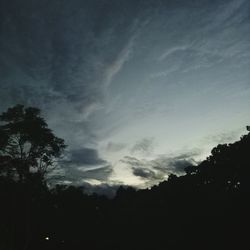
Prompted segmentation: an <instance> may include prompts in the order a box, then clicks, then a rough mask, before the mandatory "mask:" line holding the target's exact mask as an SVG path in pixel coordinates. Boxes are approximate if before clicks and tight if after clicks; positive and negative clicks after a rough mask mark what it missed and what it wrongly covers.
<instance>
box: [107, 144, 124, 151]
mask: <svg viewBox="0 0 250 250" xmlns="http://www.w3.org/2000/svg"><path fill="white" fill-rule="evenodd" d="M126 146H127V145H126V144H125V143H115V142H109V143H108V144H107V146H106V150H107V151H108V152H119V151H121V150H123V149H124V148H125V147H126Z"/></svg>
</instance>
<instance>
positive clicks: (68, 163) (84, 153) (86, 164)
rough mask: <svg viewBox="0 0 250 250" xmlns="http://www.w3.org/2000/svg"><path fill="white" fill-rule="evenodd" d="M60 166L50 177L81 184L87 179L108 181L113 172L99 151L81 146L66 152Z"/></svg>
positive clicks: (55, 179)
mask: <svg viewBox="0 0 250 250" xmlns="http://www.w3.org/2000/svg"><path fill="white" fill-rule="evenodd" d="M59 165H60V168H58V169H56V170H55V171H53V172H52V173H51V174H50V179H51V180H54V181H57V180H61V179H62V178H64V179H65V180H66V181H69V182H74V183H75V184H81V183H83V182H84V181H85V180H86V179H90V180H92V179H95V180H98V181H100V182H103V181H104V182H106V181H107V180H108V178H109V176H110V174H111V173H112V167H111V165H110V164H109V163H108V162H107V161H105V160H103V159H101V158H100V157H99V155H98V151H97V150H95V149H92V148H80V149H75V150H71V151H68V152H66V153H65V155H64V159H62V160H61V161H60V162H59Z"/></svg>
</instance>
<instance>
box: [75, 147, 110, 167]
mask: <svg viewBox="0 0 250 250" xmlns="http://www.w3.org/2000/svg"><path fill="white" fill-rule="evenodd" d="M70 154H71V156H70V161H71V162H72V163H74V164H76V165H79V166H81V165H103V164H105V163H106V161H104V160H102V159H100V158H99V156H98V152H97V150H95V149H92V148H82V149H76V150H72V151H71V152H70Z"/></svg>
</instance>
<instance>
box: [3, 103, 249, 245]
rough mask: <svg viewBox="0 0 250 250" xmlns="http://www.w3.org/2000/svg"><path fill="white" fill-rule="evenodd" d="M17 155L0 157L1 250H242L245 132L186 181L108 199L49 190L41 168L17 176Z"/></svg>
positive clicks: (173, 179) (124, 190)
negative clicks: (0, 169)
mask: <svg viewBox="0 0 250 250" xmlns="http://www.w3.org/2000/svg"><path fill="white" fill-rule="evenodd" d="M19 108H20V107H19ZM22 110H23V111H24V113H25V110H24V109H23V108H22ZM23 111H22V112H23ZM33 118H34V117H33ZM21 120H22V119H21V118H20V119H19V120H18V121H19V122H20V121H21ZM6 124H8V123H5V125H4V126H6ZM45 127H46V126H45ZM6 131H7V130H6ZM19 135H22V133H19ZM23 135H25V133H24V132H23ZM8 136H10V134H8ZM51 138H52V137H50V139H51ZM58 140H59V139H58ZM58 142H60V145H61V146H62V147H63V146H64V144H63V141H60V140H59V141H58ZM12 144H13V142H12ZM1 145H2V149H3V148H4V145H5V147H6V140H5V144H4V143H2V144H1ZM26 149H27V148H26ZM30 149H31V148H30V147H29V150H30ZM48 149H51V148H50V147H49V148H48ZM18 150H19V149H17V151H16V154H13V156H10V155H9V158H8V157H7V158H8V159H7V158H6V155H4V153H3V151H2V155H0V156H1V157H2V158H1V157H0V160H1V163H0V167H2V171H1V172H0V173H2V174H1V176H0V204H1V205H0V215H1V223H0V249H1V250H2V249H3V250H19V249H26V250H33V249H37V250H47V249H51V250H52V249H53V250H57V249H63V250H66V249H93V250H94V249H114V250H119V249H124V250H125V249H135V250H136V249H152V250H153V249H156V250H158V249H189V248H192V249H217V248H220V249H232V248H233V249H241V248H243V247H244V248H245V244H246V243H248V242H247V239H248V226H249V211H250V210H249V208H250V205H249V199H250V196H249V194H250V179H249V178H250V134H247V135H244V136H242V137H241V139H240V140H239V141H237V142H235V143H232V144H223V145H218V146H217V147H215V148H214V149H213V150H212V151H211V155H210V156H209V157H208V158H207V159H206V160H205V161H203V162H201V163H200V164H199V165H198V166H187V167H186V169H185V170H186V175H184V176H180V177H177V176H175V175H170V176H169V178H168V180H167V181H164V182H162V183H160V184H159V185H158V186H154V187H152V188H151V189H150V190H149V189H147V190H135V189H133V188H130V187H129V188H128V187H120V188H119V189H118V191H117V194H116V196H115V197H114V198H113V199H108V198H107V197H105V196H98V195H96V194H93V195H87V194H85V193H84V192H82V189H81V188H78V187H74V186H60V185H58V186H56V187H55V188H53V189H48V187H47V184H46V181H45V179H44V178H43V172H41V171H39V169H37V171H35V172H31V171H29V170H27V167H26V172H22V176H19V175H18V172H17V171H16V169H17V168H18V166H17V165H14V166H12V165H11V164H12V163H13V162H12V160H13V159H15V157H16V156H17V155H18V154H19V153H20V151H18ZM33 150H35V148H34V149H33ZM18 152H19V153H18ZM35 152H36V151H35ZM39 152H41V151H39ZM22 153H23V154H24V152H22ZM26 153H27V152H26ZM26 153H25V154H26ZM27 156H28V155H26V156H25V157H24V155H23V156H22V157H23V159H26V157H27ZM36 156H39V157H40V155H39V154H37V155H36ZM18 157H19V156H18ZM39 157H37V158H34V159H35V160H37V159H39ZM18 159H19V158H18ZM45 159H47V158H45ZM47 160H48V159H47ZM14 162H16V161H14ZM33 164H34V161H33ZM44 164H45V163H44ZM34 166H36V165H34ZM47 167H49V165H46V168H47ZM8 169H11V171H9V172H11V173H9V172H8V171H7V170H8ZM18 176H19V177H18Z"/></svg>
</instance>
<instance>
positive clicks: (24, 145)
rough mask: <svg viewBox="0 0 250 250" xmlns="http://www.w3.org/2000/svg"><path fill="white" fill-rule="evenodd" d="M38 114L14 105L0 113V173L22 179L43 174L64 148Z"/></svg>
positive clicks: (37, 111)
mask: <svg viewBox="0 0 250 250" xmlns="http://www.w3.org/2000/svg"><path fill="white" fill-rule="evenodd" d="M65 147H66V146H65V144H64V140H63V139H60V138H58V137H56V136H55V135H54V134H53V132H52V131H51V130H50V129H49V128H48V125H47V123H46V122H45V120H44V119H43V118H42V117H41V116H40V110H39V109H38V108H33V107H27V108H25V107H24V106H23V105H16V106H14V107H12V108H9V109H8V110H7V111H6V112H3V113H2V114H1V116H0V173H2V174H4V175H6V176H9V177H15V175H18V177H19V180H20V181H23V180H24V179H26V178H27V177H28V176H29V175H30V174H31V172H32V173H37V174H39V175H40V176H41V177H44V175H45V173H46V172H47V170H48V168H49V167H51V166H53V164H54V161H55V159H56V157H59V156H60V154H61V153H62V151H63V149H64V148H65Z"/></svg>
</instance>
